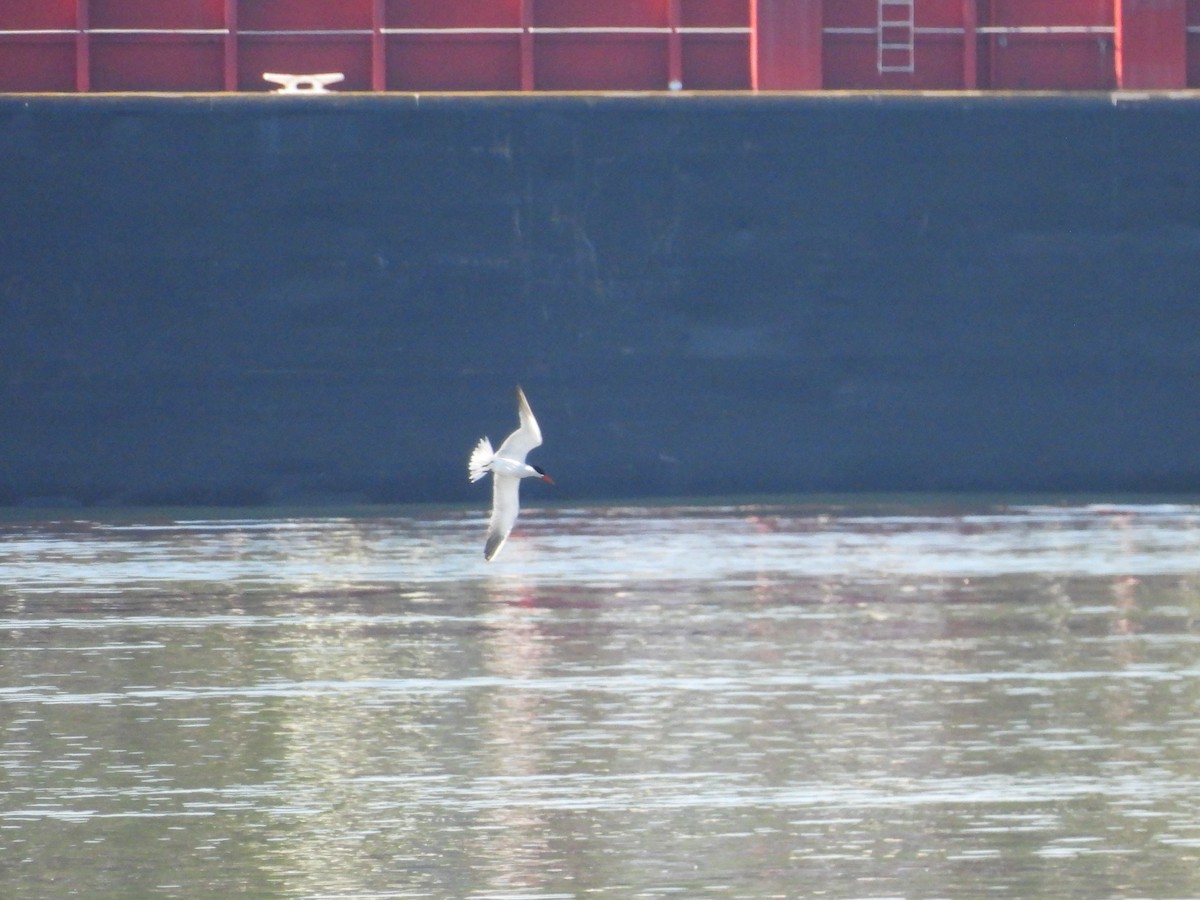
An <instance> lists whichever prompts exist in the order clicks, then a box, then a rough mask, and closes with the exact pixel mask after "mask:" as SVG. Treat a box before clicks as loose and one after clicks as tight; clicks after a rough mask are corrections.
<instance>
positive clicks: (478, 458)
mask: <svg viewBox="0 0 1200 900" xmlns="http://www.w3.org/2000/svg"><path fill="white" fill-rule="evenodd" d="M495 457H496V452H495V451H494V450H492V442H491V441H489V440H488V439H487V438H485V437H482V438H480V439H479V443H478V444H476V445H475V449H474V450H472V451H471V461H470V462H469V463H467V471H468V472H469V473H470V475H471V480H472V481H478V480H479V479H480V478H482V477H483V476H484V475H486V474H487V473H488V467H489V466H491V464H492V460H493V459H495Z"/></svg>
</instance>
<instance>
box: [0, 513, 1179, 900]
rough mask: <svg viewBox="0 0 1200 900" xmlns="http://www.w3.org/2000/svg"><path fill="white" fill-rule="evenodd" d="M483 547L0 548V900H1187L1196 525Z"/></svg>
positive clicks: (572, 533) (335, 532) (133, 534)
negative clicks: (489, 554)
mask: <svg viewBox="0 0 1200 900" xmlns="http://www.w3.org/2000/svg"><path fill="white" fill-rule="evenodd" d="M191 515H193V516H194V515H195V514H191ZM482 533H483V520H482V517H481V516H480V515H479V514H478V513H476V512H474V511H472V512H464V511H461V510H449V511H447V510H394V511H389V514H387V515H383V514H380V513H378V512H376V513H372V514H369V515H356V516H348V517H330V516H318V515H314V516H293V517H279V518H270V519H268V518H255V517H244V518H233V517H229V516H224V517H214V518H204V519H196V518H188V517H186V516H173V515H170V514H168V513H164V512H157V513H155V512H146V513H140V514H137V515H133V514H129V513H124V514H115V513H114V514H112V515H110V516H107V517H105V516H101V515H99V514H97V515H91V514H83V513H80V514H72V515H71V516H67V517H62V518H57V519H54V520H36V519H34V518H32V517H30V518H28V519H20V518H16V517H15V516H14V514H10V515H9V517H8V518H7V519H6V520H4V521H0V896H2V897H4V898H9V900H25V898H45V897H66V896H83V897H88V898H97V897H141V896H147V897H149V896H163V897H229V896H233V895H237V894H243V895H255V896H264V897H344V898H349V897H356V898H359V897H454V898H459V897H462V898H484V897H491V898H519V897H529V898H568V897H570V898H574V897H580V898H596V897H599V898H625V897H641V898H657V897H747V898H758V897H809V896H813V897H816V896H826V897H860V898H871V897H984V896H987V897H995V896H1002V897H1022V898H1027V897H1050V896H1053V897H1089V898H1091V897H1200V507H1198V506H1192V505H1188V504H1162V505H1125V506H1117V505H1067V504H1045V505H1032V504H1026V505H1015V504H1008V505H994V504H988V503H983V502H979V503H968V502H961V503H941V504H937V503H934V502H932V501H931V502H928V503H913V504H901V503H889V504H879V505H876V506H871V505H869V504H866V503H860V504H859V505H857V506H847V505H842V504H838V503H833V502H830V503H823V504H790V503H780V504H757V505H728V506H713V507H699V506H686V507H683V506H681V507H668V506H659V507H621V508H617V507H598V508H588V509H555V510H540V511H539V510H529V511H527V512H526V513H525V514H524V516H523V519H522V523H521V527H520V528H519V533H518V535H516V536H515V537H514V539H513V540H512V541H510V543H509V545H508V546H507V547H506V548H505V551H504V554H503V555H502V556H501V557H500V559H499V560H498V561H496V562H494V563H492V564H490V565H489V564H485V563H484V562H483V560H482Z"/></svg>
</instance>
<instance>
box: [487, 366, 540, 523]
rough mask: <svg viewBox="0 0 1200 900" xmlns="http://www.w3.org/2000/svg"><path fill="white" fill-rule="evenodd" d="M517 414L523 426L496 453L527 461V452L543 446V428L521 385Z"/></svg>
mask: <svg viewBox="0 0 1200 900" xmlns="http://www.w3.org/2000/svg"><path fill="white" fill-rule="evenodd" d="M517 415H519V416H520V418H521V427H520V428H518V429H517V430H516V431H514V432H513V433H512V434H510V435H509V436H508V437H507V438H505V439H504V443H503V444H501V445H500V449H499V450H497V451H496V455H497V456H503V457H504V458H505V459H512V460H515V461H517V462H525V454H527V453H528V452H529V451H530V450H532V449H533V448H534V447H540V446H541V444H542V429H540V428H538V423H537V419H535V418H534V417H533V410H532V409H530V408H529V401H528V400H526V399H525V392H524V391H523V390H521V388H520V387H519V386H518V387H517ZM513 509H514V510H515V509H516V504H514V505H513ZM514 515H515V512H514Z"/></svg>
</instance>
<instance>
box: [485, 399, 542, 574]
mask: <svg viewBox="0 0 1200 900" xmlns="http://www.w3.org/2000/svg"><path fill="white" fill-rule="evenodd" d="M517 413H518V415H519V416H520V417H521V427H520V428H518V429H517V430H516V431H514V432H513V433H512V434H510V435H509V436H508V437H507V438H505V439H504V443H503V444H501V445H500V449H499V450H496V451H493V450H492V442H491V441H489V440H488V439H487V438H486V437H483V438H480V439H479V443H478V444H476V445H475V449H474V450H472V451H471V461H470V463H468V464H467V471H468V473H469V474H470V476H471V480H472V481H478V480H479V479H480V478H482V477H483V476H484V475H486V474H487V473H488V472H491V473H492V517H491V519H490V520H489V521H488V531H487V543H486V544H485V545H484V548H483V558H484V559H486V560H489V561H490V560H493V559H495V558H496V554H497V553H499V552H500V548H501V547H503V546H504V542H505V541H506V540H507V539H508V533H509V532H510V531H512V527H513V523H514V522H516V521H517V511H518V510H519V509H520V506H521V499H520V495H519V491H520V487H521V479H522V478H540V479H542V481H546V482H549V483H550V484H554V479H553V478H551V477H550V476H549V475H547V474H546V473H545V472H543V471H542V470H541V469H539V468H538V467H537V466H531V465H529V464H528V463H526V462H525V454H527V453H528V452H529V451H530V450H532V449H533V448H534V447H540V446H541V443H542V430H541V429H540V428H538V423H537V419H535V418H534V417H533V410H532V409H530V408H529V401H528V400H526V399H525V392H524V391H523V390H521V388H520V386H519V385H518V386H517Z"/></svg>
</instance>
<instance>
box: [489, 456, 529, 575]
mask: <svg viewBox="0 0 1200 900" xmlns="http://www.w3.org/2000/svg"><path fill="white" fill-rule="evenodd" d="M520 490H521V479H520V478H517V477H516V476H514V475H501V474H500V473H498V472H492V517H491V519H489V520H488V530H487V543H486V544H484V547H483V558H484V559H486V560H492V559H494V558H495V556H496V554H497V553H499V552H500V548H501V547H503V546H504V542H505V541H506V540H508V534H509V532H510V531H512V527H513V523H515V522H516V521H517V512H518V511H519V510H520V507H521V496H520Z"/></svg>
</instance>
